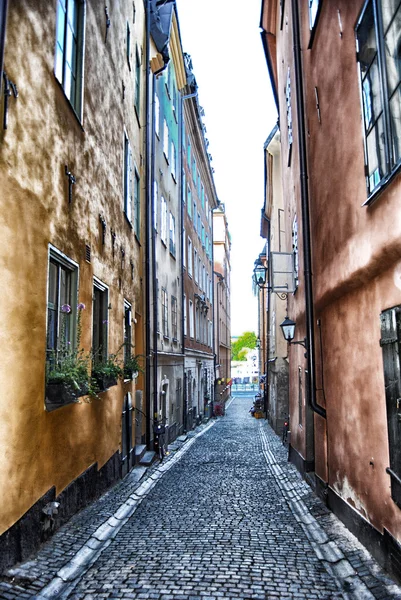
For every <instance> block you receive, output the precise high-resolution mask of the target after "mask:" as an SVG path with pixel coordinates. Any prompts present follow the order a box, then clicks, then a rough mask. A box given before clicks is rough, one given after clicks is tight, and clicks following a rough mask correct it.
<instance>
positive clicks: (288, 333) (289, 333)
mask: <svg viewBox="0 0 401 600" xmlns="http://www.w3.org/2000/svg"><path fill="white" fill-rule="evenodd" d="M295 325H296V324H295V321H292V320H291V319H289V318H288V317H286V318H285V319H284V321H283V322H282V323H280V327H281V331H282V332H283V336H284V339H285V340H286V341H287V342H288V343H289V344H300V345H301V346H303V347H304V348H306V338H304V339H303V340H300V341H299V342H293V341H292V340H293V339H294V336H295ZM305 356H306V354H305Z"/></svg>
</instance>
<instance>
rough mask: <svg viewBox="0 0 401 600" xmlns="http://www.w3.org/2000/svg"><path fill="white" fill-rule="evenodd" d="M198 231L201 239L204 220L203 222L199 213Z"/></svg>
mask: <svg viewBox="0 0 401 600" xmlns="http://www.w3.org/2000/svg"><path fill="white" fill-rule="evenodd" d="M197 231H198V237H199V239H201V231H202V220H201V216H200V214H199V213H198V227H197Z"/></svg>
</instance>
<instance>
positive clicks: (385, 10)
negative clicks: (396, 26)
mask: <svg viewBox="0 0 401 600" xmlns="http://www.w3.org/2000/svg"><path fill="white" fill-rule="evenodd" d="M400 4H401V2H400V0H385V1H384V2H381V5H382V15H383V28H384V33H386V32H387V29H388V26H389V25H390V23H391V20H392V18H393V16H394V15H395V13H396V11H397V9H399V7H400Z"/></svg>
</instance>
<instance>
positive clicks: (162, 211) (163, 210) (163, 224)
mask: <svg viewBox="0 0 401 600" xmlns="http://www.w3.org/2000/svg"><path fill="white" fill-rule="evenodd" d="M160 219H161V227H160V237H161V240H162V242H163V243H164V245H165V246H167V202H166V201H165V199H164V198H163V196H162V197H161V209H160Z"/></svg>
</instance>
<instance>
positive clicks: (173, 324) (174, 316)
mask: <svg viewBox="0 0 401 600" xmlns="http://www.w3.org/2000/svg"><path fill="white" fill-rule="evenodd" d="M171 333H172V335H173V340H176V339H177V338H178V319H177V298H175V296H171Z"/></svg>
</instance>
